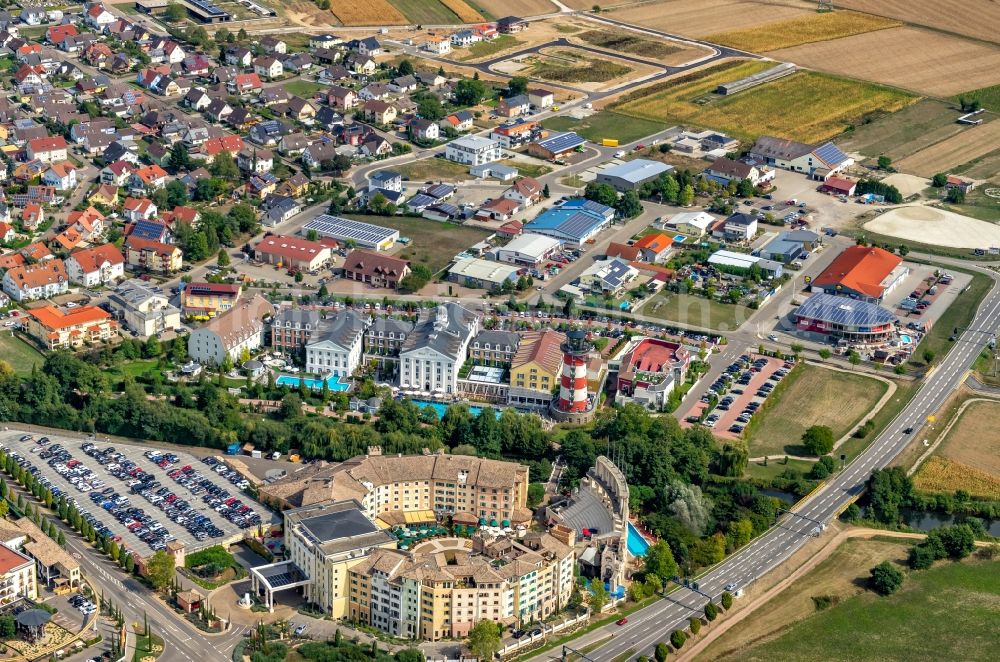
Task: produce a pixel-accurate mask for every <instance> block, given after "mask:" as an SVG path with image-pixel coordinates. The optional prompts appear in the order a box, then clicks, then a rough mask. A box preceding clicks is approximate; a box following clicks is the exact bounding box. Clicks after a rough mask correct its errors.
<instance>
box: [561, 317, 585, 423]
mask: <svg viewBox="0 0 1000 662" xmlns="http://www.w3.org/2000/svg"><path fill="white" fill-rule="evenodd" d="M559 349H561V350H562V353H563V369H562V383H561V384H560V387H559V401H558V404H557V405H556V407H557V409H559V411H562V412H566V413H582V412H586V411H587V410H588V409H590V408H591V405H590V402H589V401H588V399H587V357H588V356H589V355H590V350H591V349H592V346H591V344H590V342H589V341H588V340H587V333H586V332H585V331H582V330H580V329H574V330H572V331H570V332H569V333H567V334H566V340H565V341H563V343H562V344H561V345H560V346H559Z"/></svg>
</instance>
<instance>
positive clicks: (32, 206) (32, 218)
mask: <svg viewBox="0 0 1000 662" xmlns="http://www.w3.org/2000/svg"><path fill="white" fill-rule="evenodd" d="M44 220H45V212H43V211H42V206H41V205H39V204H36V203H34V202H29V203H28V204H26V205H25V206H24V209H23V210H22V211H21V225H23V226H24V228H25V229H26V230H34V229H35V228H37V227H38V226H39V225H41V224H42V221H44Z"/></svg>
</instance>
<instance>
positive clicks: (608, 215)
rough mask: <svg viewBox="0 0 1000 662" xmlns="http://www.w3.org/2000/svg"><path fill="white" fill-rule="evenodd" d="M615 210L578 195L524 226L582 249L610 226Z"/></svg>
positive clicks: (571, 246)
mask: <svg viewBox="0 0 1000 662" xmlns="http://www.w3.org/2000/svg"><path fill="white" fill-rule="evenodd" d="M614 217H615V210H614V209H613V208H611V207H608V206H607V205H602V204H601V203H599V202H594V201H593V200H584V199H582V198H575V199H573V200H568V201H567V202H565V203H563V204H562V205H560V206H558V207H553V208H551V209H547V210H545V211H544V212H542V213H541V214H539V215H538V217H537V218H536V219H535V220H533V221H531V222H530V223H528V224H527V225H525V226H524V230H525V231H526V232H534V233H535V234H544V235H546V236H548V237H553V238H555V239H559V240H560V241H562V242H563V243H565V244H566V246H567V247H569V248H580V246H582V245H583V244H586V243H587V242H589V241H591V240H592V239H593V238H594V237H595V236H597V234H598V233H599V232H600V231H601V230H603V229H604V228H605V227H607V226H608V225H609V224H610V223H611V221H612V220H613V219H614Z"/></svg>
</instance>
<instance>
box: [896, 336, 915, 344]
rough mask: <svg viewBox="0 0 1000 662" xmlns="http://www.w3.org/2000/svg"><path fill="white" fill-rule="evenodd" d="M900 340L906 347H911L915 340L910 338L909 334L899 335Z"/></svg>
mask: <svg viewBox="0 0 1000 662" xmlns="http://www.w3.org/2000/svg"><path fill="white" fill-rule="evenodd" d="M899 339H900V340H902V341H903V344H904V345H910V344H912V343H913V338H911V337H910V336H908V335H907V334H905V333H901V334H900V335H899Z"/></svg>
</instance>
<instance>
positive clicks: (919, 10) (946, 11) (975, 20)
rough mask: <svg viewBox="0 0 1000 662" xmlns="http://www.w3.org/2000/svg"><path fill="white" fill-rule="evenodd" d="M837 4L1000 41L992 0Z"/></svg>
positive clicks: (998, 11) (998, 12) (998, 7)
mask: <svg viewBox="0 0 1000 662" xmlns="http://www.w3.org/2000/svg"><path fill="white" fill-rule="evenodd" d="M837 6H838V7H846V8H847V9H856V10H858V11H863V12H867V13H869V14H878V15H879V16H888V17H890V18H898V19H899V20H901V21H906V22H907V23H915V24H916V25H926V26H927V27H930V28H934V29H937V30H944V31H946V32H954V33H955V34H961V35H965V36H968V37H975V38H976V39H983V40H985V41H992V42H994V43H1000V32H998V30H997V26H1000V3H997V2H995V0H879V1H878V2H872V0H837Z"/></svg>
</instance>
